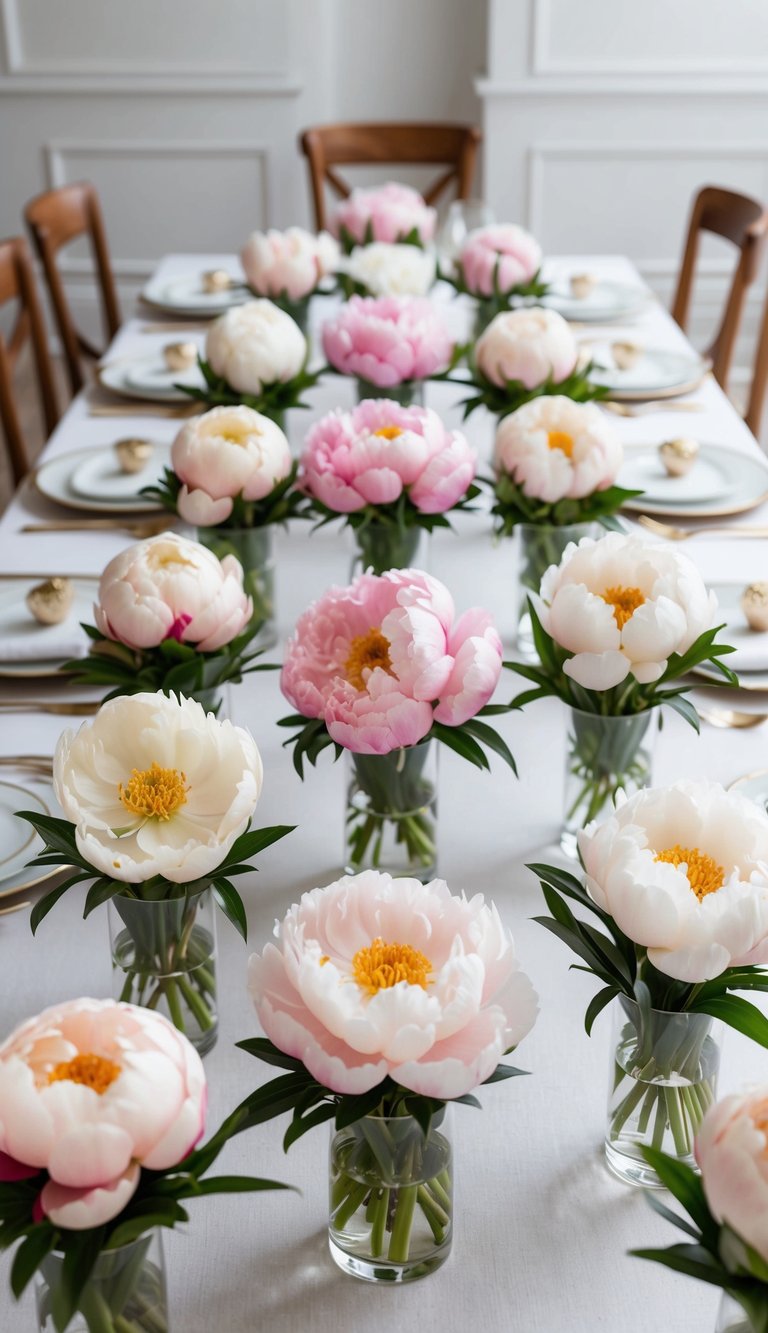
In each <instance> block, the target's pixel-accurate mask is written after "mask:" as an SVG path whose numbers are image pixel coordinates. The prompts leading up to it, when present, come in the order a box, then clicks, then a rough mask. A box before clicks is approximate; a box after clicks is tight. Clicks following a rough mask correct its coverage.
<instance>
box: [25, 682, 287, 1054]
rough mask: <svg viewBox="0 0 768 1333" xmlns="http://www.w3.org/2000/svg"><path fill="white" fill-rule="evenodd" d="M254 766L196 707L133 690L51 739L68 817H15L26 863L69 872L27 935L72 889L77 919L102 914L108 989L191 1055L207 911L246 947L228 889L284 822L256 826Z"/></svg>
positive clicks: (236, 901)
mask: <svg viewBox="0 0 768 1333" xmlns="http://www.w3.org/2000/svg"><path fill="white" fill-rule="evenodd" d="M262 782H263V769H262V763H261V757H260V755H259V751H258V749H257V747H256V743H255V741H254V740H253V738H252V736H251V735H250V734H249V733H248V732H247V731H244V730H243V729H242V728H241V727H235V726H233V725H232V723H231V722H219V721H217V719H216V718H215V717H214V716H213V714H212V713H207V714H206V712H205V709H204V708H203V707H202V706H201V705H200V704H199V703H196V702H195V701H194V700H192V699H184V698H181V697H178V698H177V697H176V696H175V695H171V696H170V697H168V696H166V695H164V694H132V695H125V696H123V697H121V698H119V699H113V700H112V701H111V702H110V703H105V704H103V705H102V707H101V708H100V709H99V712H98V713H97V714H96V717H95V718H94V719H93V721H88V722H84V723H83V725H82V726H81V727H80V729H79V731H77V732H72V731H65V732H63V734H62V735H61V736H60V738H59V741H58V743H57V746H56V752H55V754H54V760H53V789H54V792H55V795H56V799H57V801H58V802H59V805H60V806H61V808H62V810H63V811H64V816H65V817H64V818H63V819H59V818H56V817H54V816H51V815H41V814H37V813H34V812H30V811H23V812H21V818H22V819H26V820H27V821H28V822H29V823H30V824H31V825H32V826H33V828H34V829H35V830H36V831H37V833H38V834H39V836H40V837H41V838H42V840H43V843H44V844H45V847H44V850H43V851H42V852H41V853H40V854H39V855H38V856H37V857H36V858H35V860H34V862H32V864H33V865H39V866H51V865H58V866H61V865H64V866H67V867H71V868H72V871H73V874H72V875H70V876H69V877H68V878H67V879H65V881H64V883H63V884H60V885H59V886H58V887H57V888H55V889H53V890H51V892H50V893H46V894H45V895H44V896H43V897H42V898H40V899H39V900H38V902H37V903H36V904H35V906H34V908H33V909H32V913H31V918H30V920H31V925H32V930H33V931H35V930H37V927H38V926H39V925H40V922H41V921H42V920H43V918H44V917H45V916H46V915H47V914H48V912H50V910H51V908H52V907H54V906H55V904H56V903H57V902H58V900H59V898H61V897H62V895H63V894H65V893H66V892H67V891H68V890H69V889H71V888H72V887H73V886H74V885H76V884H81V883H89V884H90V887H89V889H88V893H87V895H86V899H85V907H84V912H83V915H84V916H88V915H89V914H90V913H91V912H92V911H94V909H95V908H97V907H99V906H101V904H102V903H105V902H106V903H108V904H109V920H110V933H111V937H112V963H113V977H114V985H115V991H116V993H117V994H118V995H119V998H120V999H121V1000H126V1001H131V1002H135V1003H136V1004H143V1005H147V1006H148V1007H149V1008H150V1009H159V1010H161V1011H162V1012H164V1013H166V1014H167V1015H168V1016H169V1018H170V1019H171V1021H172V1022H173V1023H174V1024H175V1026H176V1027H177V1028H179V1030H180V1031H182V1032H185V1033H186V1034H187V1035H188V1036H189V1037H190V1039H191V1040H192V1041H193V1042H194V1044H195V1045H196V1046H197V1047H198V1049H200V1050H207V1049H209V1048H210V1047H211V1046H212V1045H213V1043H214V1041H215V1040H216V1032H217V1018H216V976H215V966H216V921H215V914H214V902H215V903H217V904H218V906H219V907H220V908H221V910H222V911H223V912H224V914H225V916H227V917H228V918H229V920H230V921H231V922H232V924H233V926H234V927H235V929H236V930H237V931H238V932H239V933H240V934H241V935H242V936H243V939H245V938H246V934H247V925H246V917H245V908H244V906H243V902H242V899H241V897H240V895H239V893H238V892H237V889H236V888H235V887H234V885H233V883H232V879H233V878H234V877H235V876H236V875H241V874H244V873H246V872H248V871H249V870H250V869H251V866H249V865H248V864H247V862H248V861H249V860H250V858H251V857H253V856H255V855H256V854H257V853H258V852H260V851H262V850H263V849H264V848H265V847H269V846H270V845H271V844H272V843H273V842H277V841H278V839H280V838H283V837H285V835H286V834H287V833H290V832H291V829H290V828H289V827H286V826H281V825H279V826H276V827H273V828H263V829H252V828H251V827H250V824H251V819H252V816H253V814H254V811H255V809H256V805H257V803H258V800H259V796H260V794H261V788H262Z"/></svg>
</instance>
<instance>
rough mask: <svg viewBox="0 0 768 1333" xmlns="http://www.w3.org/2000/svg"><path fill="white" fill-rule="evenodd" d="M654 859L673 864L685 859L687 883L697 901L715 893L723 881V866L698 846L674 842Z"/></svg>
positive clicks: (720, 887) (678, 863)
mask: <svg viewBox="0 0 768 1333" xmlns="http://www.w3.org/2000/svg"><path fill="white" fill-rule="evenodd" d="M654 860H655V861H666V862H667V863H668V864H669V865H673V866H679V865H680V863H681V861H685V863H686V865H687V867H688V869H687V871H686V874H687V876H688V883H689V884H690V886H691V888H692V890H693V892H694V893H695V894H696V897H697V898H698V900H699V902H701V901H702V899H703V898H706V896H707V894H708V893H717V890H718V889H722V887H723V884H724V882H725V871H724V870H723V867H722V866H719V865H718V864H717V861H716V860H715V859H714V857H712V856H710V855H709V854H708V853H707V852H700V851H699V849H698V847H681V846H680V843H679V842H676V843H675V845H674V847H666V848H665V849H664V851H663V852H659V853H658V854H657V855H656V856H655V857H654Z"/></svg>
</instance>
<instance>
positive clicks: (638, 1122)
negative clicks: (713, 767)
mask: <svg viewBox="0 0 768 1333" xmlns="http://www.w3.org/2000/svg"><path fill="white" fill-rule="evenodd" d="M578 841H579V851H580V854H581V857H582V861H583V865H584V873H585V879H584V887H582V885H581V883H580V882H579V880H577V879H575V878H574V876H573V875H570V874H568V873H567V872H566V871H564V870H559V869H556V868H554V867H552V866H545V865H533V866H531V867H530V869H531V870H532V871H533V872H534V874H535V875H537V876H538V877H539V879H540V881H541V886H542V889H543V891H544V897H545V899H546V903H547V907H548V908H549V911H550V913H551V916H548V917H537V918H536V920H537V921H538V922H539V924H540V925H542V926H545V927H546V928H547V929H548V930H550V931H552V933H553V934H554V935H556V936H557V938H558V939H560V940H562V941H563V942H564V943H565V944H567V945H568V946H569V947H570V948H571V949H573V951H574V953H576V954H577V955H578V957H579V959H580V966H581V967H582V969H583V970H586V971H587V972H591V973H592V974H593V975H594V976H596V977H598V978H599V980H600V981H601V982H602V988H601V990H600V991H599V992H598V993H597V995H595V996H594V998H593V999H592V1000H591V1002H590V1004H589V1006H588V1008H587V1012H586V1017H585V1027H586V1029H587V1032H588V1033H589V1032H591V1029H592V1024H593V1023H594V1021H595V1019H596V1017H597V1016H598V1014H599V1013H600V1012H601V1010H602V1009H603V1008H604V1007H605V1006H606V1005H607V1004H609V1003H610V1002H611V1001H613V1000H616V1001H617V1003H616V1004H615V1005H614V1012H615V1015H616V1020H617V1022H616V1025H615V1032H614V1042H613V1045H612V1051H611V1075H610V1096H609V1105H608V1128H607V1132H606V1138H605V1155H606V1159H607V1162H608V1165H609V1166H610V1168H611V1170H612V1171H613V1172H614V1174H616V1175H617V1176H618V1177H619V1178H620V1179H621V1180H624V1181H627V1182H628V1183H630V1184H640V1185H652V1186H658V1185H659V1184H660V1181H659V1177H658V1176H657V1175H656V1173H655V1171H654V1169H653V1167H652V1166H649V1164H648V1162H647V1161H646V1159H645V1157H644V1155H643V1149H644V1147H645V1146H646V1145H651V1146H652V1147H654V1148H662V1147H663V1148H664V1149H665V1150H666V1151H669V1152H673V1153H674V1155H675V1157H676V1158H677V1159H678V1160H679V1161H680V1162H684V1163H687V1164H689V1165H691V1164H692V1163H693V1141H694V1137H695V1135H696V1134H697V1132H698V1129H699V1126H700V1124H701V1120H702V1117H703V1115H704V1113H705V1112H706V1111H707V1109H708V1108H709V1107H710V1106H711V1104H712V1102H713V1101H714V1099H715V1094H716V1086H717V1074H718V1067H719V1062H720V1049H719V1048H720V1035H719V1027H720V1024H721V1023H726V1024H728V1025H729V1026H731V1027H734V1028H736V1030H737V1031H739V1032H741V1033H743V1034H744V1035H745V1036H747V1037H750V1038H751V1039H752V1040H753V1041H756V1042H757V1043H758V1044H759V1045H761V1046H763V1047H768V1019H766V1018H765V1016H764V1015H763V1014H762V1013H761V1011H760V1010H759V1009H757V1008H756V1007H755V1005H753V1004H751V1003H750V1002H749V1000H746V999H744V998H743V996H741V995H735V994H732V992H733V991H744V990H756V991H768V971H766V970H765V968H764V967H763V966H762V964H763V963H764V962H765V961H766V960H768V814H766V813H765V811H763V810H761V809H760V807H759V806H757V805H755V803H754V802H752V801H750V800H748V799H747V798H746V797H744V796H740V795H738V793H737V792H726V791H724V790H723V788H722V787H720V786H718V785H717V784H716V783H707V782H688V781H684V782H677V783H675V784H674V785H673V786H671V787H663V788H658V789H651V790H647V791H640V792H637V793H636V795H634V796H633V797H631V798H630V799H629V800H628V801H624V800H622V798H621V797H620V798H619V801H618V803H617V807H616V810H615V812H614V813H613V814H612V815H610V816H609V817H608V818H607V819H606V820H605V822H604V823H603V824H601V825H595V824H592V825H590V827H589V828H588V829H585V830H583V831H582V832H581V833H579V835H578ZM567 899H571V900H572V901H574V902H576V903H577V905H578V906H579V908H581V909H583V910H586V911H587V912H589V913H591V914H592V916H594V917H597V921H598V923H599V928H598V927H596V926H594V925H590V924H589V923H588V921H586V920H584V919H583V918H582V916H581V914H580V915H579V917H576V916H575V915H574V913H573V912H572V911H571V908H570V906H569V905H568V902H567V901H566V900H567Z"/></svg>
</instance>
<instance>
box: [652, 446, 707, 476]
mask: <svg viewBox="0 0 768 1333" xmlns="http://www.w3.org/2000/svg"><path fill="white" fill-rule="evenodd" d="M698 456H699V442H698V440H691V439H688V438H687V437H682V438H680V439H676V440H664V442H663V444H660V445H659V457H660V458H661V461H662V463H663V464H664V468H665V470H666V472H667V474H668V475H669V476H670V477H687V475H688V473H689V472H690V470H691V468H692V467H693V465H694V463H695V462H696V459H697V458H698Z"/></svg>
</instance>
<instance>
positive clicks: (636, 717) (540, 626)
mask: <svg viewBox="0 0 768 1333" xmlns="http://www.w3.org/2000/svg"><path fill="white" fill-rule="evenodd" d="M528 607H529V613H530V616H531V623H532V630H533V637H534V643H535V646H536V651H537V653H538V656H539V659H540V660H539V663H538V664H536V665H533V664H528V663H522V662H515V663H510V666H511V669H512V670H513V671H515V672H517V674H518V675H520V676H523V677H524V678H525V680H527V681H528V682H529V686H530V688H529V689H527V690H526V691H525V692H524V693H523V694H521V695H519V696H518V697H517V699H515V700H514V701H513V702H514V704H515V705H516V706H517V707H521V706H522V705H523V704H527V703H530V702H531V701H533V700H535V699H542V698H545V697H547V696H554V697H555V698H558V699H562V700H563V702H564V703H565V704H567V705H568V707H569V708H570V710H571V711H570V734H569V738H568V754H567V759H566V796H565V829H564V841H563V846H564V848H565V849H566V850H567V851H569V852H571V853H573V852H574V850H575V831H576V830H577V829H579V828H582V827H583V826H584V825H585V824H589V823H590V822H591V821H592V820H593V819H596V818H598V817H599V816H600V815H601V814H602V813H603V812H605V811H606V810H607V809H609V808H610V805H611V803H612V801H613V800H614V798H615V796H616V793H617V792H618V790H619V788H622V789H623V790H624V791H625V792H626V793H629V792H632V791H636V790H637V789H638V788H639V787H643V786H646V785H647V784H648V783H649V782H650V777H651V752H650V742H651V739H652V736H653V729H654V725H655V722H656V720H657V710H658V709H659V708H660V707H661V706H664V705H666V706H668V707H670V708H674V709H675V710H676V711H677V712H678V713H680V715H681V716H682V717H683V718H685V720H686V722H689V723H690V724H691V726H693V727H695V728H696V730H697V731H698V729H699V718H698V714H697V712H696V709H695V707H694V705H693V703H692V701H691V700H690V698H689V697H688V693H687V691H688V688H689V687H688V686H687V685H686V684H685V683H681V677H684V676H685V675H686V674H687V672H689V671H690V670H691V669H692V668H693V667H696V666H698V665H699V664H700V663H703V662H706V663H707V664H708V665H709V666H710V667H714V668H715V669H716V670H717V671H718V672H719V674H720V677H721V678H722V680H723V681H724V682H726V683H727V684H730V685H736V684H738V679H737V677H736V676H735V675H734V673H733V672H732V671H731V670H730V668H729V667H727V666H726V665H725V663H724V662H722V661H721V658H722V657H723V656H725V655H726V654H727V653H731V652H733V649H732V648H731V647H729V646H728V645H727V644H723V643H719V642H718V641H717V634H718V632H719V630H720V629H722V626H715V625H714V618H715V611H716V607H717V599H716V597H715V595H714V593H712V592H707V589H706V587H705V585H704V581H703V579H702V577H701V575H700V574H699V571H698V570H697V568H696V566H695V565H694V564H693V562H692V561H691V560H689V559H688V558H687V557H686V556H684V555H680V554H679V552H677V551H674V550H670V549H669V547H668V546H660V545H658V544H655V543H649V542H646V541H644V540H642V539H641V538H639V537H627V536H624V535H622V534H621V533H618V532H609V533H607V534H606V535H605V536H604V537H601V538H600V539H599V540H598V541H593V540H592V538H590V537H584V538H582V540H581V541H580V542H579V543H578V544H574V545H571V546H568V547H567V548H566V550H565V553H564V555H563V558H562V560H561V561H560V564H559V565H553V566H551V567H550V568H549V569H548V570H547V572H546V574H545V575H544V578H543V580H542V583H541V590H540V593H539V594H538V595H536V594H534V595H533V596H532V597H531V598H530V599H529V604H528Z"/></svg>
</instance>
